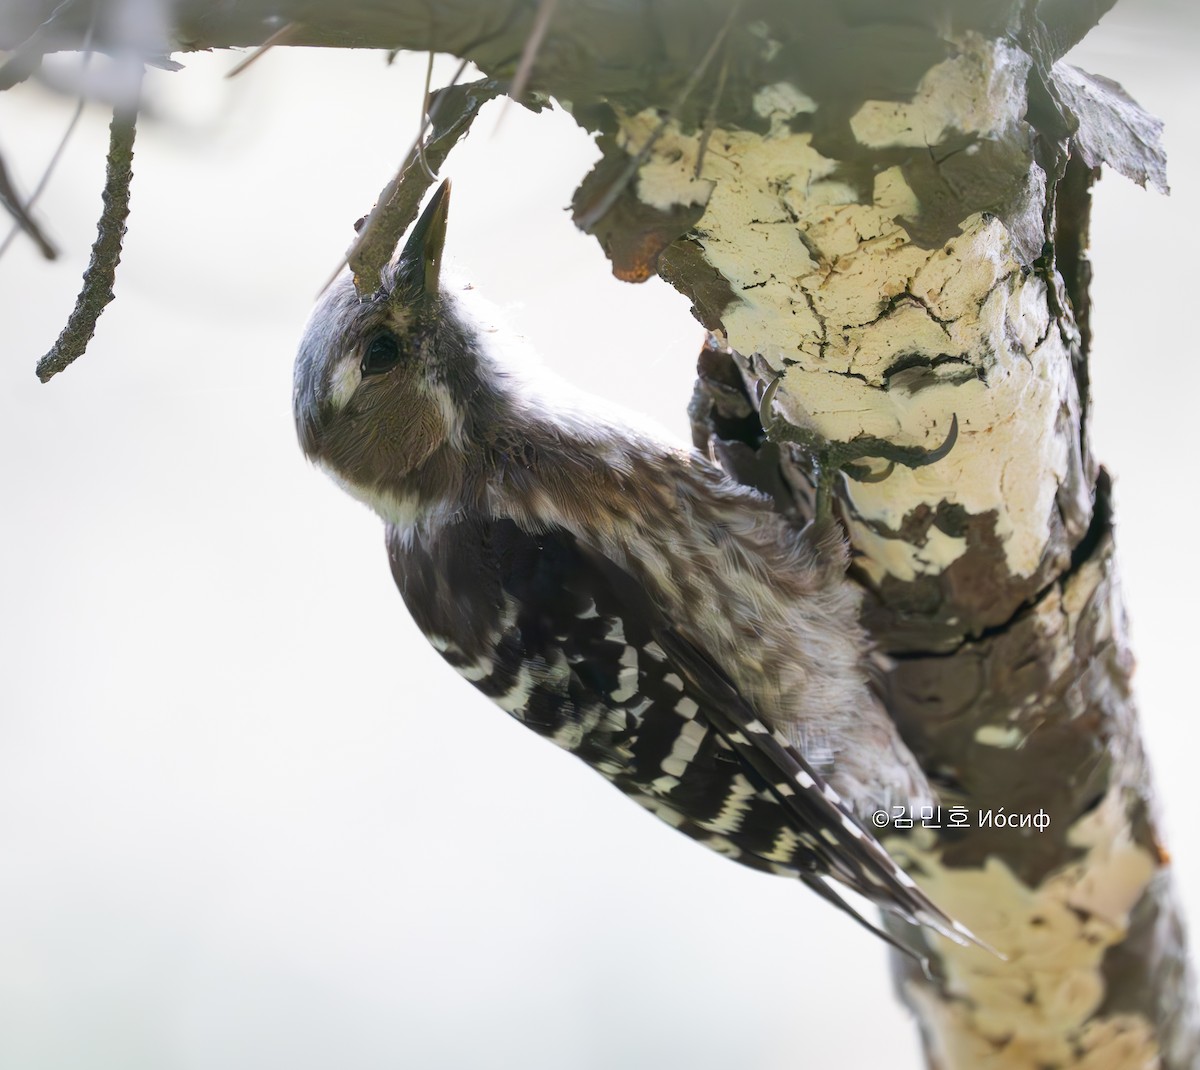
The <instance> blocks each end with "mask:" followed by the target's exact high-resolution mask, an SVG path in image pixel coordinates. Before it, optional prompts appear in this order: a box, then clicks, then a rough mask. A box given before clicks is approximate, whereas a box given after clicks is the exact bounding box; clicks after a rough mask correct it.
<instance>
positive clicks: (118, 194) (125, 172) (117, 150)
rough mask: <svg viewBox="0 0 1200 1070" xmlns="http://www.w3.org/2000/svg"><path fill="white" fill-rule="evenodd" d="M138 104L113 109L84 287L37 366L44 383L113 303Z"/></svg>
mask: <svg viewBox="0 0 1200 1070" xmlns="http://www.w3.org/2000/svg"><path fill="white" fill-rule="evenodd" d="M136 130H137V103H136V98H135V102H134V103H132V104H129V105H118V106H117V107H116V108H115V109H114V110H113V118H112V123H111V124H110V125H109V128H108V167H107V169H106V172H105V177H104V193H103V195H102V197H103V201H104V208H103V210H102V211H101V213H100V222H99V225H98V226H97V234H96V241H95V243H94V244H93V245H92V259H91V261H90V262H89V263H88V266H87V270H86V271H85V272H84V273H83V288H82V289H81V290H80V291H79V297H78V298H76V301H75V308H74V309H73V310H72V312H71V315H70V318H69V319H68V320H67V325H66V326H65V327H64V328H63V330H62V333H61V334H60V335H59V336H58V341H56V342H55V343H54V346H53V347H52V348H51V350H50V352H49V353H47V354H46V355H45V356H44V357H42V359H41V360H39V361H38V365H37V376H38V378H39V379H40V380H41V381H42V382H43V383H45V382H47V381H49V380H50V379H51V378H52V377H53V376H55V375H57V374H58V373H59V372H60V371H62V370H63V369H64V368H66V367H67V366H68V365H70V364H71V363H73V362H74V361H75V360H76V359H78V358H79V357H81V356H82V355H83V353H84V351H85V350H86V349H87V344H88V342H89V341H91V338H92V335H93V334H95V333H96V321H97V320H98V319H99V318H100V313H101V312H103V311H104V309H105V307H106V306H107V305H108V303H109V302H110V301H111V300H112V299H113V290H112V287H113V280H114V278H115V277H116V272H117V264H118V263H119V262H120V260H121V242H122V239H123V238H124V237H125V220H126V219H127V218H128V216H129V185H130V182H131V180H132V179H133V138H134V133H135V132H136Z"/></svg>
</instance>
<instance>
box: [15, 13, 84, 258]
mask: <svg viewBox="0 0 1200 1070" xmlns="http://www.w3.org/2000/svg"><path fill="white" fill-rule="evenodd" d="M95 28H96V13H95V11H93V12H92V21H91V22H90V23H89V24H88V29H87V34H86V35H85V36H84V38H83V45H82V47H81V49H80V51H82V52H83V66H82V70H81V74H82V72H86V71H87V68H88V64H89V63H91V59H92V34H93V32H94V31H95ZM80 83H81V84H83V78H82V77H81V78H80ZM86 103H87V93H86V91H84V92H80V94H79V100H78V101H77V102H76V104H75V110H74V112H72V113H71V120H70V122H68V123H67V128H66V130H64V131H63V135H62V137H61V138H59V140H58V145H57V146H56V147H55V149H54V152H53V154H52V155H51V156H50V160H49V162H48V163H47V164H46V168H45V170H44V171H43V172H42V177H41V178H40V179H39V180H38V184H37V185H36V186H34V187H33V192H32V193H31V194H30V195H29V196H28V198H27V199H26V201H25V208H24V211H25V212H26V214H28V213H29V211H30V210H31V209H32V208H33V206H34V205H35V204H36V203H37V200H38V198H39V197H40V196H41V195H42V194H43V193H44V192H45V189H46V187H47V186H48V185H49V184H50V178H51V176H52V175H53V174H54V169H55V168H56V167H57V166H58V161H59V160H61V159H62V154H63V152H65V151H66V148H67V143H68V142H69V141H70V140H71V135H72V134H73V133H75V127H76V126H78V125H79V120H80V118H81V117H82V116H83V106H84V105H85V104H86ZM2 166H3V161H0V167H2ZM23 230H25V231H26V232H27V233H28V231H27V228H26V227H25V226H24V225H23V223H22V221H21V220H20V219H18V220H17V222H16V224H15V225H14V226H13V228H12V230H10V231H9V232H8V237H6V238H5V239H4V241H2V242H0V256H3V255H4V254H5V253H6V252H8V247H9V246H10V245H12V243H13V240H14V239H15V238H16V236H17V235H18V234H20V233H21V231H23ZM31 237H32V235H31ZM56 253H57V250H54V251H52V253H51V254H50V255H47V254H46V252H45V250H43V252H42V255H43V256H46V259H47V260H53V259H54V255H55V254H56Z"/></svg>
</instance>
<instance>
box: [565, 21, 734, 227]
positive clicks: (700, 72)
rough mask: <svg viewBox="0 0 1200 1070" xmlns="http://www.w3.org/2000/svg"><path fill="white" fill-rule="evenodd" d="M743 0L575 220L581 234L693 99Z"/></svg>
mask: <svg viewBox="0 0 1200 1070" xmlns="http://www.w3.org/2000/svg"><path fill="white" fill-rule="evenodd" d="M744 2H745V0H737V2H736V3H734V5H733V6H732V7H731V8H730V9H729V14H728V15H727V16H726V18H725V22H724V23H722V25H721V28H720V29H719V30H718V31H717V34H716V36H715V37H714V38H713V40H712V44H710V45H709V46H708V51H706V52H705V53H704V56H703V58H702V59H701V60H700V62H699V63H697V64H696V66H695V68H694V69H693V71H692V73H691V74H690V75H689V76H688V79H687V81H686V82H684V83H683V86H682V88H680V90H679V94H678V96H676V98H675V100H674V101H673V102H672V104H671V107H670V108H669V109H668V110H667V113H666V114H665V115H664V116H663V117H662V119H660V120H659V123H658V125H657V126H656V127H655V128H654V130H653V131H652V132H651V134H650V136H649V137H648V138H646V143H645V144H644V145H643V146H642V147H641V148H640V149H638V151H637V153H636V154H635V155H634V156H632V157H630V160H629V163H627V164H626V165H625V167H624V168H623V169H622V171H621V173H620V174H619V175H617V177H616V179H615V180H614V181H613V184H612V185H611V186H609V188H608V189H607V190H606V191H605V193H604V195H603V196H602V197H600V199H599V200H597V201H596V203H595V204H593V205H592V207H591V208H589V209H588V210H587V211H586V212H584V213H583V214H582V215H580V216H579V217H578V218H577V219H576V220H575V225H576V226H577V227H579V229H580V230H582V231H584V232H585V233H586V232H590V231H591V229H592V227H594V226H595V225H596V224H597V223H599V222H600V220H601V219H603V218H604V216H605V215H606V214H607V212H608V210H609V209H610V208H611V207H612V206H613V205H614V204H616V203H617V198H618V197H620V196H621V194H622V192H624V190H625V187H626V186H628V185H629V181H630V179H632V178H633V176H634V175H635V174H637V171H638V168H639V167H641V166H642V164H644V163H645V162H646V160H647V159H648V158H649V156H650V150H651V149H652V148H654V146H655V144H656V143H657V141H658V139H659V138H660V137H661V136H662V132H663V131H664V130H666V128H667V124H668V123H669V122H670V121H671V120H672V119H673V118H674V117H675V116H676V115H678V114H679V112H680V111H681V110H682V109H683V106H684V104H686V103H687V99H688V97H690V96H691V95H692V90H694V89H695V88H696V86H697V85H699V84H700V79H701V78H703V77H704V72H705V71H706V70H708V66H709V64H710V63H712V61H713V58H714V57H715V56H716V54H717V52H718V51H719V50H720V48H721V46H722V45H723V44H724V43H725V38H726V37H727V36H728V35H729V31H730V30H731V29H732V28H733V24H734V23H735V22H736V21H737V17H738V15H740V14H741V11H742V5H743V4H744Z"/></svg>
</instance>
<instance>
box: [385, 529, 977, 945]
mask: <svg viewBox="0 0 1200 1070" xmlns="http://www.w3.org/2000/svg"><path fill="white" fill-rule="evenodd" d="M389 543H390V549H391V556H392V560H393V572H394V574H395V576H396V580H397V583H398V585H399V586H400V588H401V592H402V593H403V594H404V597H405V601H406V602H407V603H408V606H409V609H410V610H411V611H412V613H413V616H414V618H415V619H416V621H417V623H418V625H419V626H420V627H421V628H422V630H423V631H424V632H425V633H426V635H428V636H429V638H430V640H431V642H433V644H434V645H435V646H436V647H437V648H438V649H439V650H440V651H441V652H442V654H443V656H444V657H445V658H446V659H447V660H448V661H449V662H450V663H451V664H452V665H454V666H455V668H457V669H458V670H459V671H460V672H461V673H462V674H463V675H464V676H466V677H467V679H469V680H470V681H471V682H472V683H473V684H474V685H475V686H476V687H477V688H479V689H480V690H481V691H483V692H484V693H485V694H487V695H488V696H489V697H491V698H492V699H493V700H494V701H496V702H497V703H498V704H500V705H501V706H502V707H504V708H505V709H506V710H508V711H509V712H510V713H511V714H513V716H514V717H516V718H517V719H518V720H520V721H522V722H523V723H524V724H525V725H526V726H528V727H529V728H532V729H533V730H534V731H537V732H538V733H539V734H542V735H546V736H548V737H549V738H551V739H552V740H553V741H554V742H556V743H558V744H559V745H560V746H563V747H565V748H567V749H569V750H571V751H572V752H574V753H575V754H576V755H577V756H578V757H580V758H581V759H583V760H584V761H586V762H587V763H588V764H589V765H591V766H593V767H594V768H595V769H597V770H598V771H599V772H601V773H602V774H603V775H604V776H606V777H607V778H608V779H609V780H611V781H612V782H613V783H614V784H615V785H616V786H617V787H619V788H620V789H621V790H622V791H624V792H625V793H626V794H628V795H630V796H631V797H632V798H634V799H635V801H637V802H639V803H640V804H641V805H643V806H644V807H646V808H647V809H649V810H651V811H652V812H654V813H655V814H656V815H657V816H659V817H660V818H662V819H663V820H664V821H666V822H667V823H668V824H671V825H673V826H674V827H676V828H678V829H679V830H680V831H682V832H685V833H687V834H688V835H690V836H692V837H693V838H695V839H697V840H700V841H701V842H704V843H705V844H706V845H707V846H709V847H711V848H713V849H715V850H717V851H719V852H721V853H722V854H726V855H728V856H730V857H732V858H734V859H736V860H737V861H739V862H742V863H743V864H746V865H749V866H752V867H754V868H758V869H764V870H768V871H772V872H777V873H787V874H791V875H795V876H798V877H800V878H801V879H802V880H804V881H805V883H807V884H809V885H810V886H813V887H814V888H815V890H817V891H818V892H819V893H820V894H822V895H823V896H824V897H825V898H827V899H829V900H831V901H833V902H834V903H835V904H836V905H838V906H839V907H840V908H841V909H844V910H846V911H847V912H848V913H850V914H851V915H852V916H854V917H855V918H856V919H857V920H858V921H860V922H861V923H862V924H864V925H866V926H867V927H868V928H869V929H871V930H872V931H873V932H875V933H877V934H878V935H880V936H882V937H883V938H884V939H886V940H888V941H889V942H890V943H893V944H896V941H895V940H894V939H893V938H892V937H891V936H890V935H889V934H887V933H885V932H883V931H881V930H879V929H877V928H876V927H875V926H873V925H871V924H870V923H869V922H867V921H866V920H865V919H863V918H862V917H861V916H860V915H858V914H857V913H856V912H855V911H854V910H853V909H852V908H851V907H850V906H849V905H848V904H846V903H845V902H844V901H843V900H842V899H841V898H840V897H839V896H838V895H837V894H836V893H835V892H834V891H833V889H832V888H830V887H829V886H828V885H827V884H826V883H825V882H824V880H823V877H825V876H830V877H833V878H834V879H835V880H838V881H840V882H841V883H842V884H844V885H846V886H848V887H850V888H852V889H853V890H855V891H856V892H859V893H861V894H862V895H864V896H866V897H867V898H869V899H870V900H872V901H873V902H874V903H876V904H878V905H879V906H882V907H884V908H886V909H888V910H890V911H892V912H894V913H896V914H898V915H900V916H901V917H903V918H905V919H906V920H909V921H911V922H913V923H915V924H922V925H927V926H930V927H931V928H933V929H935V930H937V931H939V932H942V933H943V934H944V935H946V936H948V937H950V938H951V939H954V940H956V941H958V942H963V941H964V940H968V939H971V937H970V934H969V933H968V932H967V931H966V930H965V929H963V928H962V927H961V926H959V925H958V924H957V923H956V922H954V921H953V920H952V919H951V918H949V917H948V916H947V915H946V914H945V913H944V912H943V911H941V910H940V909H939V908H938V907H937V906H936V905H935V904H934V903H932V902H931V901H930V900H929V898H928V897H927V896H926V895H925V894H924V893H923V892H922V891H921V890H920V888H918V887H917V885H916V884H915V883H914V882H913V880H912V879H911V878H910V877H909V876H908V875H907V874H906V873H905V872H904V871H903V870H902V869H901V868H900V867H899V866H898V865H897V864H896V863H895V862H894V861H892V859H891V857H890V856H889V855H888V853H887V852H886V851H885V850H884V848H883V847H882V846H881V845H880V844H879V842H878V841H877V840H876V839H875V837H874V836H873V835H872V834H871V832H870V831H869V830H868V829H866V828H865V827H864V826H863V825H862V824H861V823H860V822H859V821H858V819H857V818H856V817H855V816H854V814H853V813H852V812H851V811H850V810H849V808H848V807H847V806H846V805H845V804H844V803H842V802H841V800H840V799H839V798H838V797H837V795H836V794H835V793H834V792H833V790H832V789H831V788H830V787H829V786H828V785H827V784H825V782H824V781H823V780H822V779H821V777H820V776H819V775H818V774H817V773H816V771H815V770H814V769H813V768H812V767H811V766H810V765H809V764H808V763H807V762H806V761H805V759H804V758H803V756H802V755H800V754H799V753H798V752H797V751H796V750H795V749H794V748H793V747H792V746H791V745H790V744H789V743H788V742H787V741H786V740H785V739H784V738H783V737H782V736H781V735H780V734H778V733H777V732H774V731H773V730H772V729H771V728H770V727H769V726H768V725H766V724H764V723H763V722H762V720H761V719H760V718H759V716H758V714H757V713H756V712H755V710H754V709H753V708H752V707H751V705H750V704H749V703H748V702H747V701H746V699H745V698H744V697H743V696H742V695H741V694H740V693H739V691H738V690H737V688H736V687H735V686H734V685H733V684H732V682H731V681H730V680H729V678H728V677H727V676H726V674H725V673H724V672H722V670H721V669H720V667H719V666H718V665H716V664H715V663H714V662H713V660H712V659H711V658H710V657H708V656H707V654H706V653H705V652H704V651H703V650H701V649H700V648H699V647H698V646H697V645H696V644H695V643H694V642H692V641H689V639H688V638H686V637H685V636H684V635H683V633H682V631H681V629H680V627H678V626H677V625H676V623H675V622H673V621H671V620H669V619H668V618H667V617H666V616H665V615H664V613H663V612H662V610H661V609H660V608H659V607H658V606H656V605H655V604H654V602H653V601H652V599H651V598H650V596H649V595H648V593H647V592H646V590H645V588H644V586H643V585H642V584H640V583H638V581H636V580H635V579H634V578H633V577H632V576H631V575H630V574H629V573H628V572H627V571H626V570H624V569H623V568H621V567H620V566H619V565H617V564H616V563H614V562H613V561H611V560H609V559H608V558H607V557H605V556H604V555H603V554H601V553H600V552H599V551H597V550H595V549H594V548H592V547H589V546H587V545H586V544H584V543H582V542H580V541H579V540H577V539H576V538H575V536H574V535H572V534H571V533H569V532H567V531H565V530H562V529H552V530H547V531H540V532H536V533H531V532H527V531H525V530H523V529H522V528H520V527H519V526H518V525H516V524H515V523H513V522H512V521H507V520H500V521H484V520H464V521H462V522H460V523H458V524H455V525H453V526H452V527H449V528H447V529H445V530H444V531H443V532H442V533H441V534H440V535H439V536H438V538H437V539H436V540H434V541H432V542H431V543H429V544H428V545H416V546H405V545H403V544H402V541H401V540H400V539H399V538H398V537H397V536H396V535H395V534H394V533H393V535H392V537H391V538H390V540H389ZM897 946H902V945H897ZM902 949H903V950H905V951H908V952H910V953H911V949H909V948H907V947H902Z"/></svg>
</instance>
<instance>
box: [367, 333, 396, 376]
mask: <svg viewBox="0 0 1200 1070" xmlns="http://www.w3.org/2000/svg"><path fill="white" fill-rule="evenodd" d="M401 356H403V353H402V352H401V349H400V342H399V340H398V339H397V338H396V336H395V335H394V334H392V333H391V331H381V332H380V333H379V334H377V335H376V336H375V337H374V338H372V339H371V341H370V342H368V343H367V351H366V353H364V354H363V359H362V373H363V375H364V376H366V375H380V374H382V373H383V372H386V371H390V370H391V369H392V368H394V367H395V366H396V364H397V363H398V362H399V360H400V358H401Z"/></svg>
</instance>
